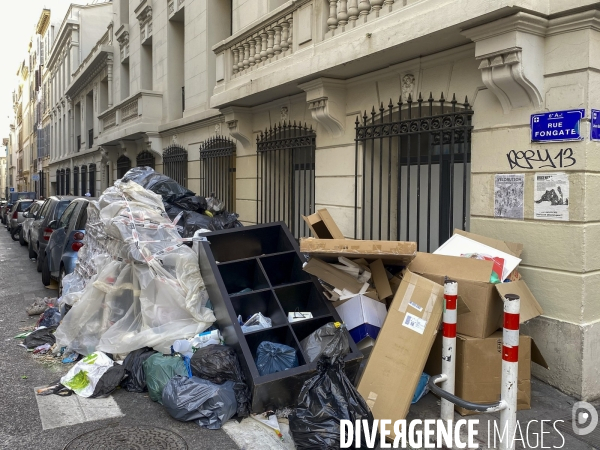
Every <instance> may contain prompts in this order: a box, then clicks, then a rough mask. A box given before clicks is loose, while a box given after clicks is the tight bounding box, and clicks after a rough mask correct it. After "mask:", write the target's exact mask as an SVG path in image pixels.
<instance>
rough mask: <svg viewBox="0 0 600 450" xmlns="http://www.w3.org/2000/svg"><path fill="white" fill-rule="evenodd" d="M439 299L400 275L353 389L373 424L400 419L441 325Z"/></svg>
mask: <svg viewBox="0 0 600 450" xmlns="http://www.w3.org/2000/svg"><path fill="white" fill-rule="evenodd" d="M443 296H444V288H443V287H442V286H440V285H439V284H437V283H434V282H432V281H430V280H427V279H426V278H423V277H421V276H419V275H416V274H414V273H411V272H410V271H408V270H407V271H406V272H405V274H404V278H403V279H402V283H401V284H400V288H399V289H398V292H396V295H395V296H394V300H393V301H392V304H391V306H390V309H389V310H388V314H387V317H386V318H385V322H384V323H383V327H381V330H380V332H379V336H378V337H377V342H376V343H375V347H374V348H373V351H372V352H371V356H370V357H369V362H368V364H367V366H366V368H365V371H364V373H363V375H362V377H361V379H360V382H359V384H358V392H360V394H361V395H362V396H363V398H364V399H365V401H366V402H367V404H368V405H369V407H370V408H371V411H372V412H373V416H374V417H375V419H380V420H381V419H388V420H391V421H392V423H393V422H394V421H396V420H401V419H405V418H406V414H407V413H408V410H409V408H410V403H411V401H412V398H413V394H414V392H415V389H416V387H417V384H418V382H419V379H420V378H421V374H422V372H423V368H424V367H425V362H426V361H427V357H428V356H429V351H430V350H431V346H432V345H433V341H434V339H435V336H436V334H437V330H438V328H439V326H440V322H441V320H442V309H443ZM394 438H395V435H394V432H393V430H392V435H391V439H394Z"/></svg>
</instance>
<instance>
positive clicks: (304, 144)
mask: <svg viewBox="0 0 600 450" xmlns="http://www.w3.org/2000/svg"><path fill="white" fill-rule="evenodd" d="M315 141H316V134H315V132H314V131H313V129H312V126H311V127H310V128H308V127H307V126H306V124H304V126H302V125H301V124H300V125H296V122H295V121H294V124H293V125H292V124H291V123H286V122H283V125H282V124H281V123H280V124H279V125H275V127H272V128H270V129H268V130H267V129H265V132H264V133H262V132H261V133H260V136H258V137H257V138H256V143H257V152H258V157H257V160H256V172H257V174H258V183H257V187H256V197H257V200H258V201H257V203H256V208H257V210H256V215H257V221H258V222H259V223H266V222H275V221H280V220H281V221H284V222H285V223H286V224H287V226H288V227H289V228H290V230H291V232H292V234H293V235H294V237H296V238H297V239H298V238H300V237H301V236H308V228H307V226H306V224H305V223H304V221H303V220H302V215H308V214H311V213H312V212H313V211H314V205H315V147H316V145H315Z"/></svg>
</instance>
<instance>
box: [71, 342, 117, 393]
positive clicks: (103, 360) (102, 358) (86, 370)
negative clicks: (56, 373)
mask: <svg viewBox="0 0 600 450" xmlns="http://www.w3.org/2000/svg"><path fill="white" fill-rule="evenodd" d="M113 364H114V361H113V360H112V359H110V358H109V357H108V356H106V355H105V354H104V353H102V352H94V353H90V354H89V355H88V356H86V357H85V358H83V359H82V360H81V361H79V362H78V363H77V364H75V365H74V366H73V367H71V370H69V371H68V372H67V374H66V375H65V376H64V377H62V378H61V379H60V382H61V384H62V385H63V386H66V387H68V388H69V389H71V390H72V391H74V392H75V393H76V394H77V395H79V396H81V397H90V396H91V395H92V394H93V393H94V390H95V389H96V384H97V383H98V380H99V379H100V378H101V377H102V375H104V373H105V372H106V371H107V370H108V369H110V368H111V367H112V366H113Z"/></svg>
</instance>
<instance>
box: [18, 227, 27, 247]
mask: <svg viewBox="0 0 600 450" xmlns="http://www.w3.org/2000/svg"><path fill="white" fill-rule="evenodd" d="M19 244H21V245H22V246H23V247H25V246H26V245H27V241H26V240H25V238H24V237H23V228H22V227H21V231H19Z"/></svg>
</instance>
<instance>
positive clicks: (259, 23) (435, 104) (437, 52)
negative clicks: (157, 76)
mask: <svg viewBox="0 0 600 450" xmlns="http://www.w3.org/2000/svg"><path fill="white" fill-rule="evenodd" d="M232 7H233V10H232V34H231V36H229V37H227V38H226V39H224V40H222V41H221V42H219V43H218V44H216V45H215V46H214V47H213V51H214V52H215V54H216V55H217V66H216V86H215V88H214V90H213V95H212V97H211V99H210V106H211V107H212V108H215V109H218V110H219V111H220V112H221V113H222V114H223V116H224V120H225V124H226V126H227V129H228V130H229V133H230V135H231V136H232V137H233V138H234V139H235V140H236V144H237V145H236V152H237V153H236V154H237V162H236V177H237V180H236V200H237V201H236V209H237V212H239V213H240V215H241V218H242V219H243V220H244V221H245V222H246V223H248V224H251V223H256V222H261V221H265V219H267V220H272V219H273V218H275V219H284V220H286V221H289V220H290V217H291V220H296V223H295V224H292V226H295V227H296V228H298V232H297V234H298V235H303V234H304V235H305V234H306V230H305V229H304V230H303V229H302V227H303V225H302V223H301V221H299V220H298V216H299V215H300V214H305V213H308V212H311V211H314V210H315V209H318V208H321V207H327V209H328V210H329V211H330V212H331V214H332V216H333V217H334V219H335V220H336V222H337V223H338V224H339V225H340V228H341V229H342V231H343V232H344V234H345V235H346V236H348V237H355V236H357V237H362V236H366V237H383V238H387V237H391V238H396V237H397V236H399V237H400V238H401V239H405V238H408V239H411V240H416V241H417V242H418V243H419V249H420V250H422V251H423V250H424V251H427V249H428V248H429V249H430V250H434V249H435V248H436V247H437V245H438V244H439V243H440V242H443V239H442V238H443V237H444V233H445V235H446V236H447V235H448V234H449V233H450V232H451V229H452V228H453V227H458V228H462V227H465V228H467V229H470V230H471V231H473V232H476V233H481V234H484V235H487V236H491V237H495V238H500V239H504V240H509V241H514V242H522V243H524V244H525V251H524V253H523V262H522V264H521V266H520V267H521V269H520V271H521V273H522V275H523V276H524V278H525V279H526V280H527V282H528V285H529V286H530V288H531V289H532V291H533V292H534V294H535V295H536V297H537V298H538V300H539V301H540V303H541V305H542V307H543V308H544V315H543V316H542V317H540V318H538V319H535V320H533V321H531V322H530V323H528V324H527V325H526V326H524V327H523V328H524V330H526V331H527V332H528V333H530V334H531V335H532V336H533V337H534V338H535V339H536V342H537V343H538V344H539V346H540V348H541V350H542V352H543V354H544V356H545V357H546V359H547V360H548V363H549V365H550V370H545V369H540V368H535V374H536V375H537V376H538V377H540V378H541V379H543V380H546V381H548V382H549V383H551V384H553V385H555V386H557V387H559V388H560V389H562V390H563V391H565V392H568V393H570V394H573V395H576V396H578V397H580V398H583V399H592V398H597V397H599V396H600V377H599V376H598V374H599V372H600V361H599V358H598V356H597V352H596V353H595V352H594V351H593V349H594V348H596V347H597V346H598V344H599V343H600V322H599V319H600V303H598V301H597V299H598V295H597V289H598V288H599V287H600V258H599V257H598V256H597V252H595V251H594V248H595V247H597V246H598V243H599V242H600V225H598V223H597V221H598V217H596V216H597V215H598V214H599V213H600V209H598V207H597V205H596V203H597V202H594V200H593V199H594V198H595V194H594V193H595V192H597V191H598V187H599V186H598V184H599V183H600V177H599V176H598V174H597V170H598V168H597V165H598V163H599V162H600V159H598V156H597V155H598V144H597V143H596V142H592V141H591V140H590V139H589V131H590V128H589V127H590V121H589V118H590V110H591V108H595V107H597V106H596V105H598V104H600V97H599V95H598V90H597V88H596V86H597V83H596V78H597V77H598V73H597V72H598V65H599V64H600V60H599V59H598V57H597V55H598V54H600V53H599V50H600V47H598V37H599V36H600V35H599V34H598V32H599V30H600V28H599V25H600V22H599V18H600V11H598V10H597V9H596V8H597V7H596V6H594V4H593V2H591V1H587V0H584V1H570V0H563V1H556V0H539V1H538V0H526V1H525V0H524V1H517V2H514V1H510V2H508V1H503V0H499V1H496V2H466V1H462V0H453V1H447V2H433V1H428V0H420V1H414V0H385V1H384V0H370V1H369V0H361V1H358V0H355V1H352V0H350V1H335V0H333V1H322V0H306V1H288V2H284V1H281V2H277V1H268V0H258V1H249V0H245V1H244V0H234V1H233V2H232ZM430 93H432V96H431V97H430ZM409 95H410V98H409ZM465 97H466V98H467V99H468V100H467V101H465ZM390 99H391V100H390ZM430 100H431V101H430ZM440 100H442V102H440ZM430 108H431V109H430ZM571 108H582V109H585V110H586V116H585V118H584V119H583V121H582V125H581V128H582V130H581V131H582V133H583V135H584V136H585V138H584V139H583V140H582V141H578V142H562V143H547V144H539V143H533V142H531V138H530V116H531V114H533V113H538V112H544V111H556V110H565V109H571ZM399 110H400V111H399ZM390 111H391V113H390ZM420 119H423V120H420ZM445 120H446V121H447V123H445V122H444V121H445ZM290 122H291V123H292V128H291V131H290ZM294 122H296V124H298V123H302V125H303V126H304V123H306V124H307V126H308V128H309V131H308V132H306V133H305V132H302V133H301V134H302V136H304V137H305V138H307V139H304V140H303V141H301V140H300V139H295V138H296V137H297V136H300V134H298V135H296V134H294V133H298V128H296V127H294V126H293V124H294ZM387 122H389V123H390V125H389V126H387V125H386V123H387ZM280 125H281V128H280ZM467 125H469V126H472V130H471V131H470V132H468V133H467V134H468V135H467V136H466V137H465V135H464V134H461V133H462V132H463V131H464V130H466V129H467V128H468V127H466V126H467ZM311 127H312V131H311V130H310V128H311ZM428 127H441V131H440V133H438V132H435V131H432V130H434V128H428ZM461 127H462V128H461ZM265 130H266V131H265ZM390 130H391V131H390ZM257 141H258V143H257ZM415 141H416V142H415ZM292 147H293V148H294V152H295V153H294V156H286V153H285V152H288V153H289V148H292ZM307 148H308V149H309V150H306V149H307ZM273 149H279V150H278V151H270V150H273ZM513 150H514V153H511V152H512V151H513ZM528 150H533V151H534V152H536V153H535V154H536V155H537V151H538V150H539V151H540V152H541V154H542V155H546V152H548V155H549V156H548V159H552V161H553V162H552V163H550V164H548V162H547V161H546V163H545V162H544V161H541V162H539V161H538V162H536V161H534V160H535V159H536V158H537V157H532V158H530V159H531V160H530V161H529V162H531V164H525V163H521V164H515V157H514V155H515V154H517V155H521V156H523V155H525V154H524V153H519V152H527V151H528ZM511 155H512V156H511ZM527 155H530V153H527ZM561 155H563V156H562V157H561ZM523 157H525V156H523ZM277 158H281V159H279V160H278V159H277ZM286 158H288V159H286ZM290 158H292V159H291V162H290ZM544 158H546V157H545V156H543V158H542V159H544ZM282 161H283V162H282ZM517 162H518V161H517ZM283 166H285V167H286V169H285V170H284V171H283V173H282V169H281V167H283ZM448 168H449V169H448ZM286 170H289V172H287V174H286V172H285V171H286ZM542 172H543V173H545V172H564V173H566V174H568V179H569V188H570V194H571V198H570V199H569V209H570V215H569V217H568V220H557V221H549V220H540V219H535V218H534V196H535V194H534V176H535V174H538V173H542ZM507 173H508V174H523V175H524V217H523V219H519V220H517V219H508V218H498V217H495V216H496V215H497V214H495V211H494V180H495V176H496V175H497V174H507ZM303 178H304V180H305V179H307V178H308V179H312V180H313V184H311V183H308V184H306V183H305V182H304V181H303ZM302 183H305V184H304V185H303V184H302ZM430 183H431V184H432V185H433V188H431V187H430V186H429V184H430ZM277 191H278V192H279V193H280V194H277ZM302 192H304V193H302ZM302 195H304V196H305V197H302ZM286 198H287V199H286ZM286 200H287V203H286ZM399 200H401V202H400V201H399ZM445 204H449V205H450V206H449V207H448V206H446V207H444V205H445ZM290 208H291V209H292V210H293V211H292V214H291V216H290V215H289V209H290ZM448 216H449V217H448ZM538 369H539V370H538Z"/></svg>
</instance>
